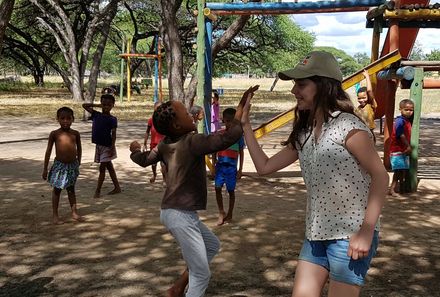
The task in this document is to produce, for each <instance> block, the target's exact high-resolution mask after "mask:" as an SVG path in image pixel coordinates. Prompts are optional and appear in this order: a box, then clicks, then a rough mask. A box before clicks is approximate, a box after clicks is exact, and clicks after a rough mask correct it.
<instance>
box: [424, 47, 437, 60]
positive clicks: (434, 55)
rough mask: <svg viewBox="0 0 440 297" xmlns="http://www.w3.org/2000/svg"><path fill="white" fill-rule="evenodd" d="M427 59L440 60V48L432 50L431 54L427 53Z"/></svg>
mask: <svg viewBox="0 0 440 297" xmlns="http://www.w3.org/2000/svg"><path fill="white" fill-rule="evenodd" d="M426 60H428V61H440V50H438V49H434V50H431V52H430V53H429V54H427V55H426Z"/></svg>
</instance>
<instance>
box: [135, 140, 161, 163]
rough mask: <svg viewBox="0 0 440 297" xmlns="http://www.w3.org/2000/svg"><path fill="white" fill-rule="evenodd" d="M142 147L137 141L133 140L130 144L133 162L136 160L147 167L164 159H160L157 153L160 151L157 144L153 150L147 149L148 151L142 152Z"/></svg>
mask: <svg viewBox="0 0 440 297" xmlns="http://www.w3.org/2000/svg"><path fill="white" fill-rule="evenodd" d="M141 148H142V147H141V145H140V143H139V142H137V141H133V142H132V143H131V144H130V151H131V155H130V158H131V160H132V161H133V162H135V163H136V164H138V165H139V166H142V167H147V166H149V165H153V164H156V163H157V162H159V161H162V160H160V159H159V156H158V153H157V152H158V151H157V146H156V147H155V148H154V149H153V150H151V151H146V152H142V151H141Z"/></svg>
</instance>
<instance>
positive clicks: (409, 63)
mask: <svg viewBox="0 0 440 297" xmlns="http://www.w3.org/2000/svg"><path fill="white" fill-rule="evenodd" d="M400 65H402V66H421V67H425V66H440V61H402V62H400Z"/></svg>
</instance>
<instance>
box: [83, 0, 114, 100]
mask: <svg viewBox="0 0 440 297" xmlns="http://www.w3.org/2000/svg"><path fill="white" fill-rule="evenodd" d="M109 5H111V7H110V8H111V9H110V10H109V11H108V12H107V13H106V15H105V17H104V21H103V24H102V26H101V30H100V31H101V39H100V41H99V43H98V46H97V48H96V51H95V54H94V55H93V63H92V68H91V69H90V76H89V87H88V91H87V94H86V98H85V99H86V100H87V101H88V102H93V101H94V99H95V95H96V86H97V85H98V76H99V70H100V66H101V60H102V55H103V54H104V49H105V45H106V44H107V39H108V35H109V32H110V26H111V23H112V20H113V18H114V17H115V15H116V13H117V11H118V3H117V2H115V3H111V4H109Z"/></svg>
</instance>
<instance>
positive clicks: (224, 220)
mask: <svg viewBox="0 0 440 297" xmlns="http://www.w3.org/2000/svg"><path fill="white" fill-rule="evenodd" d="M231 222H232V216H231V215H229V214H228V215H227V216H226V217H225V218H224V219H223V224H229V223H231Z"/></svg>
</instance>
